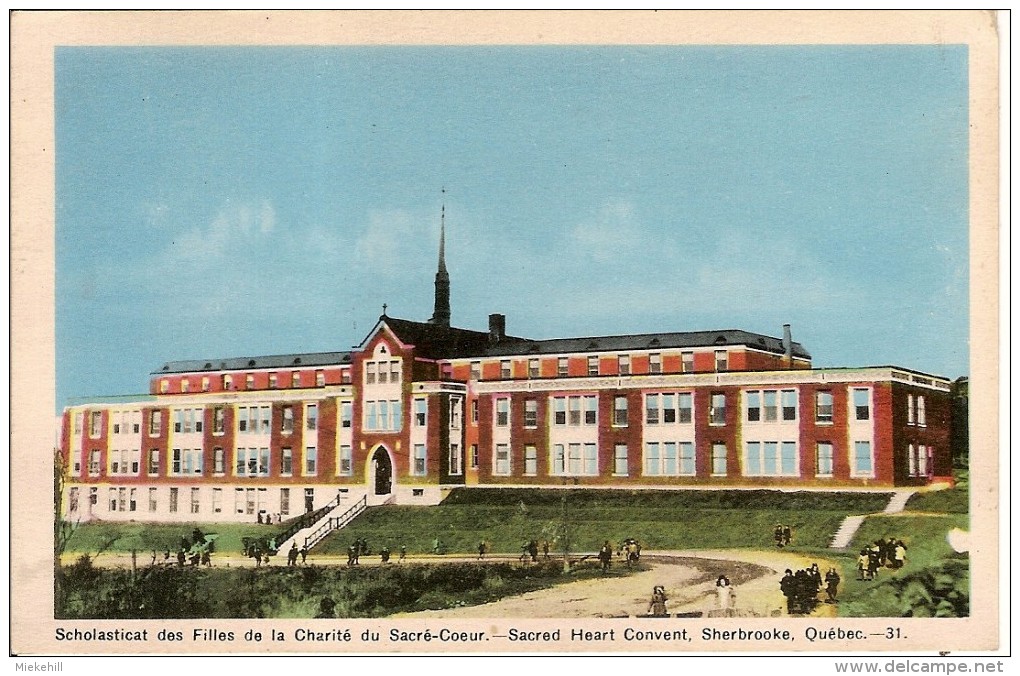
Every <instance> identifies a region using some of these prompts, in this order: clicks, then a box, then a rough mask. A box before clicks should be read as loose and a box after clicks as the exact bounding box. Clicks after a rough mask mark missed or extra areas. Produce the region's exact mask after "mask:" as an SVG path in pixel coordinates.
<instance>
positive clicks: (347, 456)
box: [337, 446, 354, 476]
mask: <svg viewBox="0 0 1020 676" xmlns="http://www.w3.org/2000/svg"><path fill="white" fill-rule="evenodd" d="M337 467H338V468H339V471H340V474H341V475H343V476H350V475H351V474H353V473H354V461H353V456H352V453H351V447H350V446H341V447H340V462H339V463H338V464H337Z"/></svg>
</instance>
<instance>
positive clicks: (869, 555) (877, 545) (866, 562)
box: [857, 538, 907, 580]
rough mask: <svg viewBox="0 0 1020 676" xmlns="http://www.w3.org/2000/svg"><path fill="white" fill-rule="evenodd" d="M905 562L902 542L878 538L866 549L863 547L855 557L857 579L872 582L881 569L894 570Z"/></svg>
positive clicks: (905, 556)
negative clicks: (888, 568)
mask: <svg viewBox="0 0 1020 676" xmlns="http://www.w3.org/2000/svg"><path fill="white" fill-rule="evenodd" d="M906 562H907V546H906V545H905V544H903V540H897V539H894V538H889V539H888V540H887V539H885V538H879V539H877V540H875V542H874V543H873V544H871V545H870V546H868V547H863V548H862V549H861V552H860V554H859V555H858V556H857V579H858V580H874V579H875V578H876V577H877V576H878V571H879V569H881V568H885V567H887V566H888V567H890V568H893V569H894V570H896V569H899V568H902V567H903V564H904V563H906Z"/></svg>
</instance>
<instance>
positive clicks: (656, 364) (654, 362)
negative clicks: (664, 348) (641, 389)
mask: <svg viewBox="0 0 1020 676" xmlns="http://www.w3.org/2000/svg"><path fill="white" fill-rule="evenodd" d="M648 372H649V373H662V355H661V354H659V353H658V352H653V353H652V354H650V355H648Z"/></svg>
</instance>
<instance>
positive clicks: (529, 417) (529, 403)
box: [524, 399, 538, 429]
mask: <svg viewBox="0 0 1020 676" xmlns="http://www.w3.org/2000/svg"><path fill="white" fill-rule="evenodd" d="M524 426H525V427H527V428H531V429H534V428H536V427H538V401H537V400H535V399H526V400H525V401H524Z"/></svg>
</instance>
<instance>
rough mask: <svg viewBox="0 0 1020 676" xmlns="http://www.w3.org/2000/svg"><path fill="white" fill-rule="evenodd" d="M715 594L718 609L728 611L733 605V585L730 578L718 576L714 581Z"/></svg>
mask: <svg viewBox="0 0 1020 676" xmlns="http://www.w3.org/2000/svg"><path fill="white" fill-rule="evenodd" d="M715 593H716V596H717V597H718V600H719V608H720V609H722V610H724V611H727V612H728V611H729V610H730V608H731V607H732V605H733V585H731V584H730V578H728V577H726V576H725V575H720V576H719V577H718V578H717V579H716V581H715Z"/></svg>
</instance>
